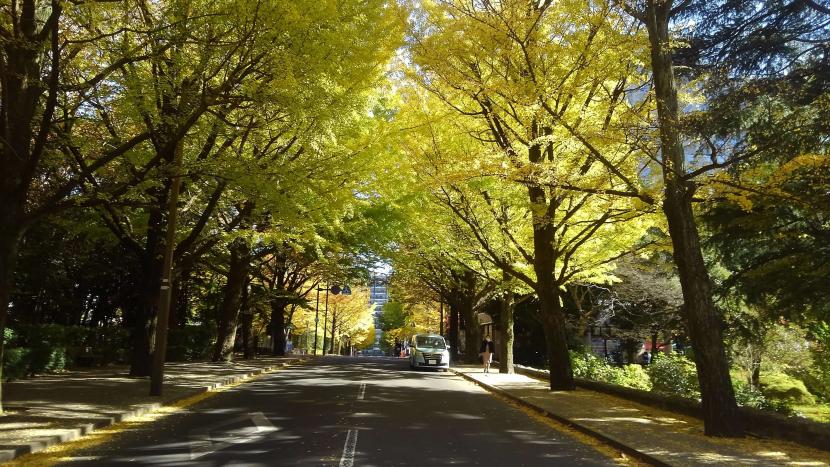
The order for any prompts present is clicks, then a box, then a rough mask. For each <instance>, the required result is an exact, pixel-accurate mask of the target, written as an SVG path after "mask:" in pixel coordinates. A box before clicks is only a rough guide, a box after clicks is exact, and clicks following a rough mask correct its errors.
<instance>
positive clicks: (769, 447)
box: [452, 366, 830, 466]
mask: <svg viewBox="0 0 830 467" xmlns="http://www.w3.org/2000/svg"><path fill="white" fill-rule="evenodd" d="M452 370H453V371H454V372H456V373H457V374H460V375H461V376H463V377H465V378H467V379H469V380H471V381H473V382H475V383H477V384H479V385H481V386H483V387H485V388H487V389H489V390H491V391H493V392H495V393H498V394H500V395H502V396H504V397H506V398H508V399H511V400H513V401H514V402H516V403H518V404H520V405H524V406H526V407H530V408H533V409H535V410H538V411H540V412H542V413H544V414H545V415H547V416H548V417H550V418H553V419H556V420H559V421H561V422H564V423H567V424H569V425H571V426H573V427H574V428H576V429H578V430H579V431H582V432H585V433H588V434H589V435H591V436H594V437H595V438H598V439H601V440H603V441H604V442H606V443H608V444H611V445H612V446H615V447H617V448H618V449H620V450H621V451H623V452H626V453H627V454H629V455H633V456H635V457H636V458H639V459H641V460H645V461H646V462H648V463H651V464H655V465H672V466H699V465H715V464H727V463H728V464H738V465H764V466H767V465H769V466H772V465H810V466H819V465H825V466H826V465H830V452H826V451H820V450H817V449H812V448H808V447H804V446H800V445H797V444H794V443H789V442H786V441H777V440H769V439H758V438H744V439H737V440H734V439H733V440H729V439H718V438H710V437H707V436H704V435H703V422H702V421H701V420H698V419H696V418H692V417H687V416H683V415H678V414H676V413H673V412H667V411H663V410H660V409H656V408H654V407H649V406H646V405H642V404H638V403H635V402H630V401H627V400H625V399H622V398H619V397H615V396H611V395H608V394H604V393H600V392H594V391H589V390H585V389H578V390H576V391H551V390H550V389H548V384H547V382H544V381H540V380H537V379H533V378H530V377H528V376H524V375H519V374H512V375H508V374H499V373H498V370H497V369H491V372H490V373H483V372H482V369H481V367H478V366H476V367H473V366H461V367H455V368H453V369H452Z"/></svg>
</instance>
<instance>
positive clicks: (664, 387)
mask: <svg viewBox="0 0 830 467" xmlns="http://www.w3.org/2000/svg"><path fill="white" fill-rule="evenodd" d="M647 371H648V375H649V376H650V377H651V384H652V390H653V391H655V392H659V393H662V394H668V395H674V396H680V397H685V398H687V399H700V386H699V384H698V381H697V371H696V369H695V364H694V362H692V361H691V360H689V359H688V358H686V357H684V356H682V355H655V358H654V359H653V360H652V361H651V364H650V365H649V366H648V370H647Z"/></svg>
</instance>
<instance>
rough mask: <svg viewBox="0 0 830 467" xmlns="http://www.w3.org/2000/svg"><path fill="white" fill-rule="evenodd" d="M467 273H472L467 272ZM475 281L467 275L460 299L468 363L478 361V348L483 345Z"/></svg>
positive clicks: (465, 356)
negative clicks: (476, 305)
mask: <svg viewBox="0 0 830 467" xmlns="http://www.w3.org/2000/svg"><path fill="white" fill-rule="evenodd" d="M467 274H472V273H465V276H466V275H467ZM474 293H475V282H474V281H470V280H469V277H465V288H464V290H463V291H462V292H461V295H460V297H459V298H460V300H459V312H460V314H461V316H463V317H464V322H465V324H466V326H465V327H464V360H465V361H466V362H467V363H477V362H478V361H479V360H478V350H479V347H480V346H481V340H482V335H481V328H480V327H479V325H478V316H476V311H475V303H474V301H475V295H474Z"/></svg>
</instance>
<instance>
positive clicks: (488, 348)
mask: <svg viewBox="0 0 830 467" xmlns="http://www.w3.org/2000/svg"><path fill="white" fill-rule="evenodd" d="M495 351H496V345H495V344H494V343H493V341H491V340H490V336H489V335H487V336H484V340H483V341H481V349H479V355H481V361H482V363H484V372H485V373H489V372H490V364H491V363H493V353H495Z"/></svg>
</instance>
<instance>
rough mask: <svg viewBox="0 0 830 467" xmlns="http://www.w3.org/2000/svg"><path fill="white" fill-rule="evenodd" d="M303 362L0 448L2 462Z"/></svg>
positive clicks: (267, 369) (282, 364)
mask: <svg viewBox="0 0 830 467" xmlns="http://www.w3.org/2000/svg"><path fill="white" fill-rule="evenodd" d="M304 360H305V359H304V358H294V359H291V360H286V361H283V362H279V363H276V364H274V365H270V366H267V367H264V368H259V369H256V370H253V371H250V372H248V373H245V374H242V375H239V376H231V377H228V378H224V379H222V380H221V381H220V382H218V383H212V384H209V385H207V386H202V387H200V388H197V389H195V390H194V391H193V392H191V393H189V394H186V395H182V396H181V397H177V398H175V399H171V400H169V401H165V402H151V403H148V404H139V405H137V406H134V407H135V408H133V409H132V410H127V411H124V412H119V413H116V414H114V415H112V416H110V417H107V418H102V419H101V420H98V421H96V422H94V423H84V424H82V425H78V426H76V427H74V428H67V429H65V430H63V431H61V432H60V433H58V434H56V435H52V436H44V437H40V438H35V439H33V440H32V441H29V442H28V443H25V444H15V445H0V462H9V461H12V460H14V459H16V458H18V457H20V456H23V455H26V454H33V453H36V452H38V451H42V450H44V449H46V448H50V447H52V446H55V445H57V444H61V443H65V442H68V441H75V440H76V439H78V438H81V437H83V436H86V435H88V434H91V433H92V432H94V431H95V430H100V429H101V428H106V427H108V426H110V425H114V424H116V423H120V422H123V421H127V420H130V419H133V418H136V417H140V416H142V415H145V414H148V413H150V412H153V411H155V410H158V409H160V408H161V407H164V406H170V405H174V404H176V403H178V402H181V401H183V400H185V399H187V398H190V397H193V396H197V395H199V394H204V393H206V392H210V391H214V390H216V389H219V388H221V387H224V386H229V385H231V384H235V383H239V382H241V381H244V380H247V379H250V378H252V377H254V376H257V375H261V374H264V373H268V372H271V371H274V370H276V369H277V368H283V367H286V366H288V365H295V364H297V363H301V362H303V361H304Z"/></svg>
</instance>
